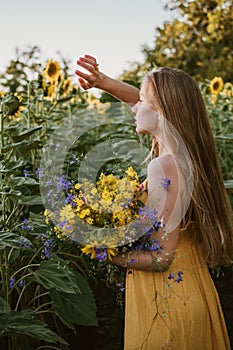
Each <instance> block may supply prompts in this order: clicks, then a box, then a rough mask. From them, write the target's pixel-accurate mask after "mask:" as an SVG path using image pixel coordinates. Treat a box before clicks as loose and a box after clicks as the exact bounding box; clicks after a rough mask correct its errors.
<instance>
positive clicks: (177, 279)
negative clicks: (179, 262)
mask: <svg viewBox="0 0 233 350" xmlns="http://www.w3.org/2000/svg"><path fill="white" fill-rule="evenodd" d="M183 274H184V273H183V271H178V272H177V278H176V279H175V282H177V283H180V282H181V281H183Z"/></svg>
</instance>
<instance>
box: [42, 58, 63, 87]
mask: <svg viewBox="0 0 233 350" xmlns="http://www.w3.org/2000/svg"><path fill="white" fill-rule="evenodd" d="M60 73H61V72H60V65H59V63H58V62H57V61H53V60H52V59H50V60H49V61H48V62H47V65H46V68H45V71H44V76H45V77H46V78H47V79H48V80H49V81H50V82H54V81H56V80H57V79H58V78H59V76H60Z"/></svg>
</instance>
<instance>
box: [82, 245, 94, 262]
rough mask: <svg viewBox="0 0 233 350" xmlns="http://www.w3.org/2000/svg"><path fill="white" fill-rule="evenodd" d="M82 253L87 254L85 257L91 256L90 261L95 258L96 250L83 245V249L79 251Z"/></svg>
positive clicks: (90, 246)
mask: <svg viewBox="0 0 233 350" xmlns="http://www.w3.org/2000/svg"><path fill="white" fill-rule="evenodd" d="M81 251H82V253H84V254H87V255H89V254H90V255H91V259H94V258H95V256H96V250H95V247H93V246H92V245H85V247H83V248H82V249H81Z"/></svg>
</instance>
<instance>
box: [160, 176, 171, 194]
mask: <svg viewBox="0 0 233 350" xmlns="http://www.w3.org/2000/svg"><path fill="white" fill-rule="evenodd" d="M170 184H171V180H170V179H168V178H167V177H164V178H163V180H162V182H161V185H162V187H163V189H164V190H165V191H168V186H170Z"/></svg>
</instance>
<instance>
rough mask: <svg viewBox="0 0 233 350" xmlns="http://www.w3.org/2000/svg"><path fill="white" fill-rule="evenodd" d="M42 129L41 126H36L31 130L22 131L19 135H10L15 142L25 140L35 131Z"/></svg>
mask: <svg viewBox="0 0 233 350" xmlns="http://www.w3.org/2000/svg"><path fill="white" fill-rule="evenodd" d="M40 129H42V126H36V127H34V128H31V129H27V130H25V131H23V132H22V133H21V134H16V133H14V134H11V137H12V138H13V139H14V140H15V141H16V142H19V141H22V140H23V139H25V138H27V137H28V136H31V135H32V134H34V133H35V132H36V131H38V130H40Z"/></svg>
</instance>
